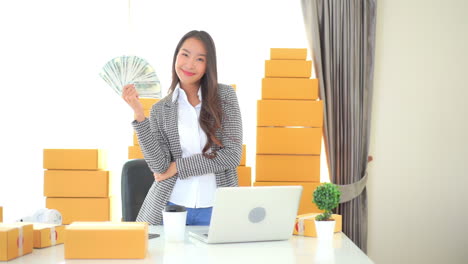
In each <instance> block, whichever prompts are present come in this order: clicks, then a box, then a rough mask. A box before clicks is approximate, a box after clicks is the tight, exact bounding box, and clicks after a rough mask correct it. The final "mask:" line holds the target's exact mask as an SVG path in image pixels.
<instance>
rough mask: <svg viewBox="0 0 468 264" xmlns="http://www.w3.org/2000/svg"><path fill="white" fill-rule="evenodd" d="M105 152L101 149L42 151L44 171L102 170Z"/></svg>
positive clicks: (105, 164)
mask: <svg viewBox="0 0 468 264" xmlns="http://www.w3.org/2000/svg"><path fill="white" fill-rule="evenodd" d="M106 167H107V158H106V153H105V151H103V150H101V149H44V169H49V170H104V169H106Z"/></svg>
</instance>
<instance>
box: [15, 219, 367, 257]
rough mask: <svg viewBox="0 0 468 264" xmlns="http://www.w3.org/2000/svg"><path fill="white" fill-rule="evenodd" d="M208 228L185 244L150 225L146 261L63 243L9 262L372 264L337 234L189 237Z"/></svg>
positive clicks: (196, 227)
mask: <svg viewBox="0 0 468 264" xmlns="http://www.w3.org/2000/svg"><path fill="white" fill-rule="evenodd" d="M201 229H206V227H205V226H187V228H186V234H185V241H184V242H180V243H173V242H165V237H164V233H163V228H162V226H150V233H158V234H161V236H160V237H157V238H152V239H150V240H149V243H148V253H147V255H146V258H145V259H130V260H126V259H108V260H107V259H104V260H94V259H92V260H88V259H83V260H80V259H78V260H77V259H70V260H69V259H65V258H64V252H63V251H64V248H63V244H61V245H57V246H53V247H48V248H44V249H34V251H33V253H31V254H28V255H25V256H22V257H20V258H17V259H14V260H11V261H9V262H8V263H12V264H15V263H17V264H19V263H21V264H29V263H31V264H33V263H34V264H51V263H72V264H81V263H87V264H89V263H102V264H106V263H119V264H120V263H142V264H143V263H152V264H154V263H164V264H178V263H192V264H198V263H200V264H218V263H223V264H224V263H227V264H229V263H236V264H238V263H242V264H248V263H255V264H259V263H269V264H272V263H278V264H289V263H291V264H292V263H294V264H301V263H307V264H310V263H336V264H338V263H347V264H353V263H359V264H361V263H362V264H364V263H373V262H372V261H371V260H370V259H369V258H368V257H367V255H365V254H364V253H363V252H362V251H361V250H360V249H359V248H358V247H357V246H356V245H355V244H354V243H353V242H352V241H351V240H350V239H349V238H348V237H347V236H346V235H345V234H343V233H335V235H334V238H333V241H330V242H329V243H328V246H327V244H326V243H325V244H324V243H322V242H319V241H318V240H317V239H316V238H313V237H302V236H291V238H290V239H289V240H283V241H268V242H248V243H229V244H206V243H204V242H202V241H200V240H198V239H195V238H193V237H190V236H189V235H188V232H189V231H194V230H201Z"/></svg>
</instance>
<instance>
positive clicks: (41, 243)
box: [33, 223, 65, 248]
mask: <svg viewBox="0 0 468 264" xmlns="http://www.w3.org/2000/svg"><path fill="white" fill-rule="evenodd" d="M33 230H34V231H33V234H34V244H33V245H34V248H45V247H50V246H55V245H58V244H63V241H64V235H65V226H63V225H50V224H38V223H34V224H33Z"/></svg>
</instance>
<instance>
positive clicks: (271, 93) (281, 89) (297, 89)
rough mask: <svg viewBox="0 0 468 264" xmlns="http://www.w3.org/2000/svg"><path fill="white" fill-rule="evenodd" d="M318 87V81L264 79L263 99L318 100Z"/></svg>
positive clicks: (305, 79)
mask: <svg viewBox="0 0 468 264" xmlns="http://www.w3.org/2000/svg"><path fill="white" fill-rule="evenodd" d="M318 87H319V86H318V79H307V78H263V80H262V99H299V100H316V99H318V96H319V92H318V91H319V89H318Z"/></svg>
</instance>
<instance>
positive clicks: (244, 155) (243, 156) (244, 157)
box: [239, 145, 247, 166]
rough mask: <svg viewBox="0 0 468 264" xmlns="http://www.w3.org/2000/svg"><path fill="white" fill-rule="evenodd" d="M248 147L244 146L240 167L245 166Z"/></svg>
mask: <svg viewBox="0 0 468 264" xmlns="http://www.w3.org/2000/svg"><path fill="white" fill-rule="evenodd" d="M246 148H247V146H246V145H242V157H241V161H240V164H239V166H245V160H246V156H247V151H246Z"/></svg>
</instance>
